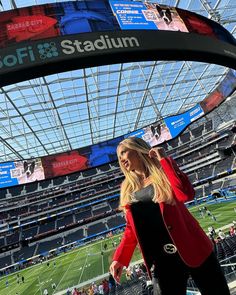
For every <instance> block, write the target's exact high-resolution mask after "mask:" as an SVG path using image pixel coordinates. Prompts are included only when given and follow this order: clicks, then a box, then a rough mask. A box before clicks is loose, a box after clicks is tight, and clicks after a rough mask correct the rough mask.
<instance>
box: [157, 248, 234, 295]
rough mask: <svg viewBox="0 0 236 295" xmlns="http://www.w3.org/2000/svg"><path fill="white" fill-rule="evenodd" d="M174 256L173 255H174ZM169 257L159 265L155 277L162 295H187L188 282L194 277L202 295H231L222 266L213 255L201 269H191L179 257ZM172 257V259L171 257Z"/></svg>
mask: <svg viewBox="0 0 236 295" xmlns="http://www.w3.org/2000/svg"><path fill="white" fill-rule="evenodd" d="M172 255H173V254H172ZM172 255H169V257H167V259H165V262H164V261H163V263H160V264H159V263H157V266H156V268H155V271H154V276H155V277H156V278H157V279H156V280H157V282H158V285H159V292H158V291H156V294H161V295H173V294H174V295H186V289H187V280H188V278H189V276H191V277H192V279H193V280H194V282H195V284H196V285H197V287H198V289H199V291H200V293H201V294H202V295H230V292H229V288H228V285H227V282H226V279H225V277H224V274H223V272H222V270H221V267H220V264H219V262H218V260H217V258H216V256H215V254H214V253H212V254H211V255H210V256H209V257H208V258H207V259H206V261H205V262H204V263H203V264H202V265H201V266H199V267H196V268H190V267H188V266H187V265H186V264H184V263H183V261H182V259H181V258H180V257H179V255H178V254H177V255H176V254H174V256H175V257H173V256H172ZM171 256H172V257H171Z"/></svg>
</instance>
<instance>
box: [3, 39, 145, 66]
mask: <svg viewBox="0 0 236 295" xmlns="http://www.w3.org/2000/svg"><path fill="white" fill-rule="evenodd" d="M138 47H140V41H139V40H138V37H134V36H124V37H116V38H114V37H113V38H112V37H109V35H107V34H106V35H99V37H98V38H96V39H94V40H89V39H87V40H81V39H80V38H72V39H69V38H66V39H64V40H62V41H60V42H58V40H53V39H52V40H47V42H43V43H41V42H39V43H37V44H34V45H33V46H26V47H20V48H16V49H14V51H13V52H12V53H10V54H9V50H8V54H7V55H3V56H1V57H0V68H2V69H3V68H11V67H16V66H20V65H26V64H29V63H34V62H36V63H37V62H38V61H39V60H41V61H42V60H43V61H45V60H48V61H49V60H51V61H52V60H53V59H56V58H59V59H61V58H63V55H73V54H75V55H81V54H86V53H90V52H95V51H109V50H114V49H127V48H138Z"/></svg>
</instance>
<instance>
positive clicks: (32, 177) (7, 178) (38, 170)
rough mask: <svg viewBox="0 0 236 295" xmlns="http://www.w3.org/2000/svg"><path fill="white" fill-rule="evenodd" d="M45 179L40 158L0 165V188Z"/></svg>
mask: <svg viewBox="0 0 236 295" xmlns="http://www.w3.org/2000/svg"><path fill="white" fill-rule="evenodd" d="M43 179H45V175H44V169H43V166H42V162H41V159H40V158H37V159H32V160H31V159H30V160H24V161H15V162H7V163H2V164H0V187H1V188H3V187H8V186H13V185H17V184H24V183H29V182H34V181H39V180H43Z"/></svg>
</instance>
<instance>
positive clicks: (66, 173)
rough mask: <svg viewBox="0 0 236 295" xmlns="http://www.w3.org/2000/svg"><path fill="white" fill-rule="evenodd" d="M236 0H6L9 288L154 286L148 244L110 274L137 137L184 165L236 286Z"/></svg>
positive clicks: (0, 75)
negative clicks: (127, 160)
mask: <svg viewBox="0 0 236 295" xmlns="http://www.w3.org/2000/svg"><path fill="white" fill-rule="evenodd" d="M233 2H234V1H230V0H226V1H225V0H211V1H209V0H195V1H192V0H160V1H159V2H158V4H157V1H156V0H154V1H152V0H150V1H141V0H140V1H131V0H129V1H125V0H94V1H91V0H90V1H89V0H82V1H62V0H60V1H57V0H56V1H55V0H54V1H51V0H47V1H39V0H37V1H36V0H25V1H23V0H1V1H0V26H1V30H0V114H1V116H0V130H1V133H0V139H1V141H0V295H41V294H42V295H51V294H54V295H63V294H67V295H69V294H71V295H78V294H80V295H85V294H94V295H96V294H120V295H123V294H125V295H130V294H142V295H149V294H153V292H154V291H153V282H152V280H150V277H149V276H148V273H147V270H146V268H145V261H144V260H143V257H142V255H141V253H140V250H139V247H136V249H135V252H134V254H133V257H132V261H131V263H130V265H129V266H128V267H126V268H124V269H123V273H122V277H121V283H120V284H116V282H115V281H114V278H113V277H112V275H111V273H110V272H109V267H110V264H111V262H112V258H113V255H114V252H115V250H116V248H117V246H118V245H119V244H120V242H121V239H122V235H123V233H124V230H125V228H126V222H127V219H126V217H125V214H124V212H123V211H121V210H120V209H119V200H120V187H121V184H122V182H123V181H124V174H123V173H122V171H121V169H120V166H119V163H118V159H117V154H116V150H117V146H118V144H119V142H121V141H122V140H124V139H126V138H130V137H137V138H142V139H143V140H144V141H145V142H147V143H148V144H149V145H150V146H151V147H154V148H155V147H162V148H164V150H165V152H166V154H167V156H168V157H171V158H172V159H174V161H175V162H176V163H177V164H178V167H179V169H180V170H181V171H183V172H184V173H185V174H187V176H188V179H189V181H190V182H191V184H192V186H193V187H194V190H195V195H194V199H193V200H192V201H188V202H185V206H186V207H187V208H188V210H189V211H190V212H191V213H192V215H193V216H194V217H195V218H196V219H197V220H198V222H199V223H200V225H201V227H202V228H203V230H204V231H205V233H206V234H207V235H208V236H209V239H210V240H211V241H212V244H213V247H214V253H215V255H216V257H217V260H218V261H219V263H220V266H221V269H222V271H223V273H224V275H225V278H226V280H227V284H228V286H229V289H230V292H231V293H230V294H236V202H235V200H236V135H235V134H236V92H235V90H236V41H235V36H236V19H235V16H236V4H235V3H233ZM177 173H178V172H177ZM153 238H154V237H153ZM192 255H195V254H194V253H193V254H192ZM209 276H210V274H209ZM206 279H207V278H206ZM75 289H77V290H78V291H76V292H77V293H75ZM187 289H188V291H187V295H197V294H200V292H199V290H198V288H197V286H196V284H195V282H194V280H193V279H191V278H189V280H188V284H187ZM170 295H171V294H170ZM175 295H179V294H175ZM216 295H217V294H216ZM220 295H224V294H220Z"/></svg>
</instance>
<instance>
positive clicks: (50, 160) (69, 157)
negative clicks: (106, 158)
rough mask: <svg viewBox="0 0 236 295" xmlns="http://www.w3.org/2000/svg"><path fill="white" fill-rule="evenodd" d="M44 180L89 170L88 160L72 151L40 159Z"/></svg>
mask: <svg viewBox="0 0 236 295" xmlns="http://www.w3.org/2000/svg"><path fill="white" fill-rule="evenodd" d="M42 164H43V167H44V171H45V177H46V178H52V177H57V176H61V175H66V174H70V173H73V172H76V171H80V170H85V169H87V168H89V163H88V158H87V157H86V156H85V155H81V154H80V153H79V151H77V150H74V151H70V152H68V153H62V154H56V155H52V156H47V157H43V158H42Z"/></svg>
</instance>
